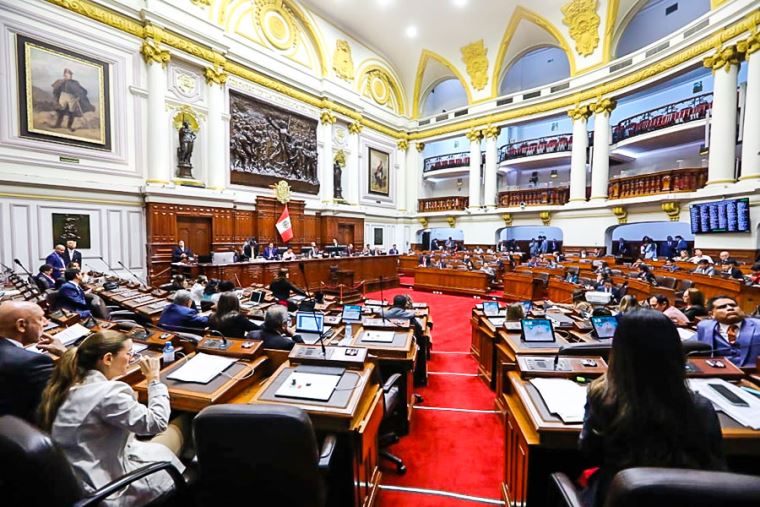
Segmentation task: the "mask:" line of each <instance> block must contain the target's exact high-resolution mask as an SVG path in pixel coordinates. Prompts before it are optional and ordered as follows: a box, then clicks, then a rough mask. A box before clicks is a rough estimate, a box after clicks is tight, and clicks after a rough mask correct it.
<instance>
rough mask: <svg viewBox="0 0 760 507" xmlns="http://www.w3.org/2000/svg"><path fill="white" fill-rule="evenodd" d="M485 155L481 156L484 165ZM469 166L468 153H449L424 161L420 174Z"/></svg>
mask: <svg viewBox="0 0 760 507" xmlns="http://www.w3.org/2000/svg"><path fill="white" fill-rule="evenodd" d="M485 157H486V155H485V153H482V154H481V164H483V163H485ZM469 165H470V152H469V151H465V152H462V153H449V154H447V155H438V156H437V157H429V158H426V159H425V165H424V168H423V170H422V172H424V173H427V172H430V171H440V170H441V169H452V168H454V167H463V166H469Z"/></svg>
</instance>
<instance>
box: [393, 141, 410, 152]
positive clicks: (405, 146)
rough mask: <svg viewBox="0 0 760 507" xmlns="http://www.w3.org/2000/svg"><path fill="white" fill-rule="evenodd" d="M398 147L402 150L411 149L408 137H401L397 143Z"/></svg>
mask: <svg viewBox="0 0 760 507" xmlns="http://www.w3.org/2000/svg"><path fill="white" fill-rule="evenodd" d="M396 148H398V149H399V150H401V151H406V150H408V149H409V141H407V140H406V139H401V140H399V142H397V143H396Z"/></svg>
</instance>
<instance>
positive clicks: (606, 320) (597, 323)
mask: <svg viewBox="0 0 760 507" xmlns="http://www.w3.org/2000/svg"><path fill="white" fill-rule="evenodd" d="M591 325H592V326H594V334H595V335H596V337H597V338H599V339H600V340H608V339H610V338H612V337H613V336H614V335H615V330H616V329H617V325H618V320H617V318H616V317H613V316H612V315H599V316H597V317H591Z"/></svg>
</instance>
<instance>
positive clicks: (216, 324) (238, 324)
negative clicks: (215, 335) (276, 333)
mask: <svg viewBox="0 0 760 507" xmlns="http://www.w3.org/2000/svg"><path fill="white" fill-rule="evenodd" d="M208 323H209V327H211V329H216V330H217V331H219V332H220V333H222V334H223V335H224V336H232V337H235V338H242V337H244V336H245V335H246V333H248V332H250V331H255V330H257V329H260V327H259V326H257V325H256V324H254V323H253V322H251V321H250V320H248V317H246V316H245V315H243V314H242V313H240V299H239V298H238V297H237V295H236V294H235V293H234V292H225V293H222V294H221V295H220V296H219V301H218V302H217V303H216V312H214V314H213V315H211V317H209V319H208Z"/></svg>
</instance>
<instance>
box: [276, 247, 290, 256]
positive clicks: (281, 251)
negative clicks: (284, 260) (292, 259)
mask: <svg viewBox="0 0 760 507" xmlns="http://www.w3.org/2000/svg"><path fill="white" fill-rule="evenodd" d="M287 251H288V247H286V246H278V247H277V255H279V256H280V257H282V254H284V253H285V252H287Z"/></svg>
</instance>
